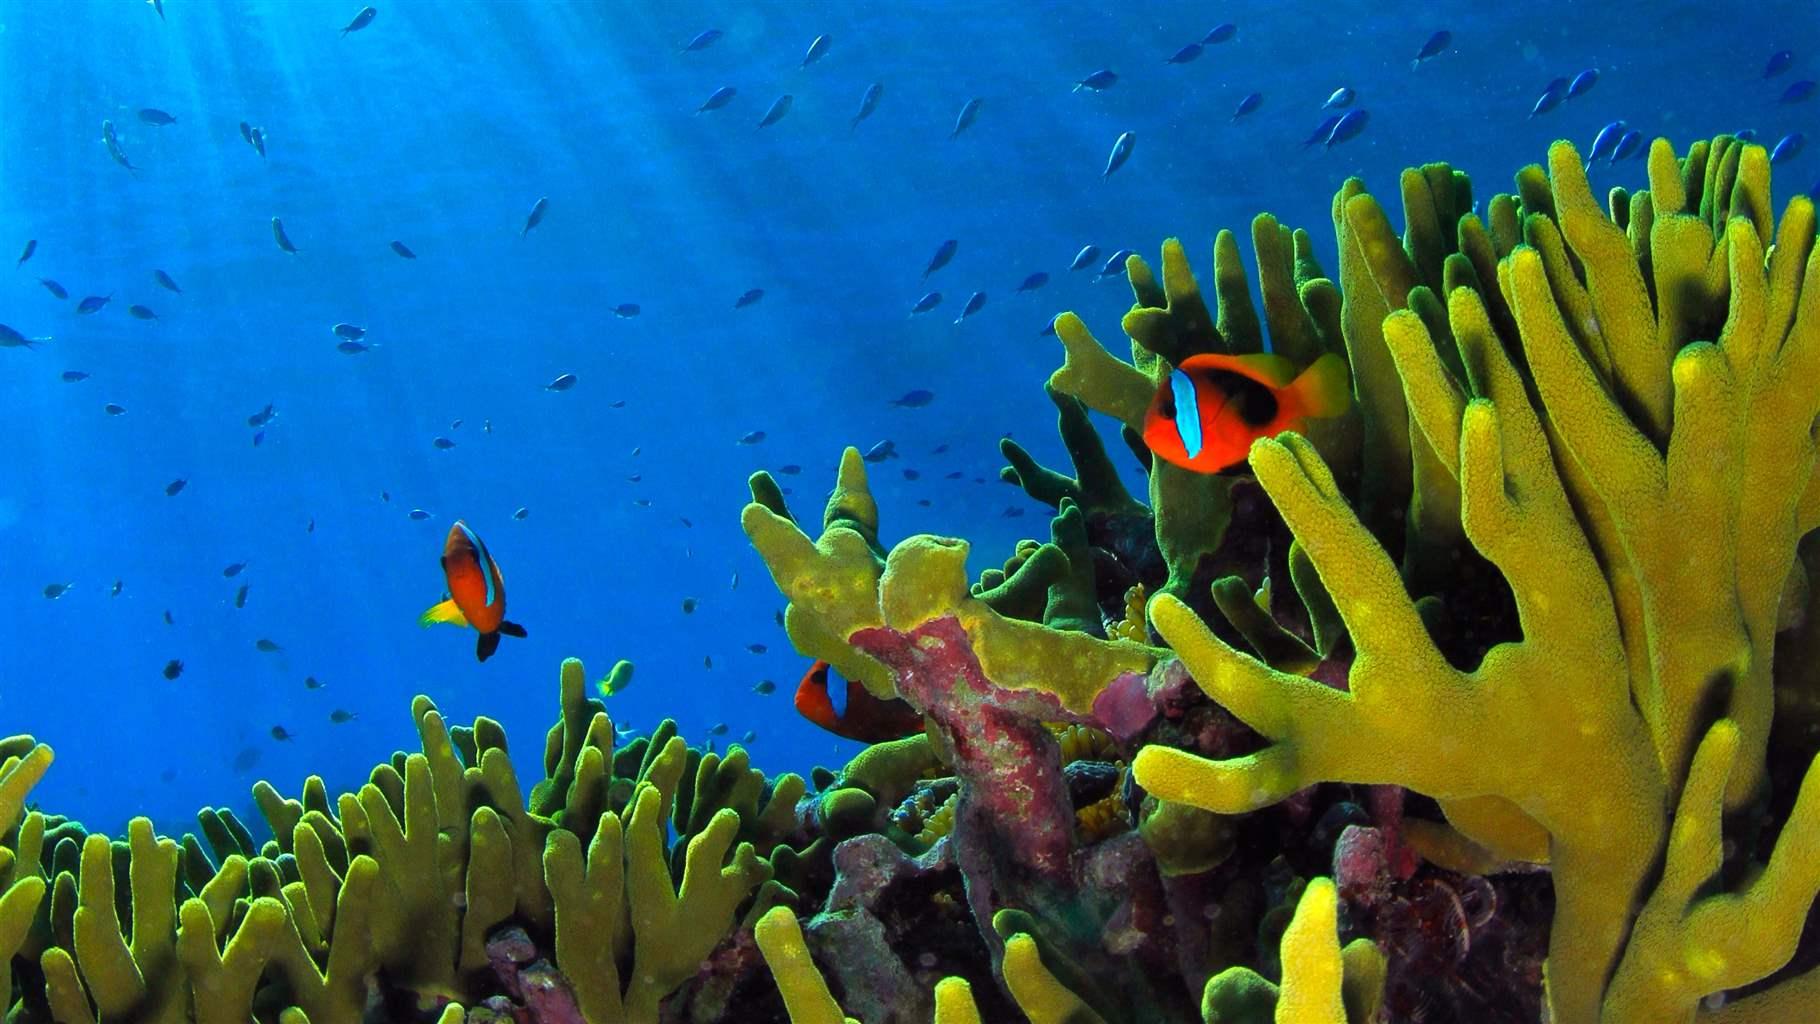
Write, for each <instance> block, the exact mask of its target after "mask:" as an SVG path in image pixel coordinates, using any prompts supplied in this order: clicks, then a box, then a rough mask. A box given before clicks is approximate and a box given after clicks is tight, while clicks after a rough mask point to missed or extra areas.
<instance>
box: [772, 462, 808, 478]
mask: <svg viewBox="0 0 1820 1024" xmlns="http://www.w3.org/2000/svg"><path fill="white" fill-rule="evenodd" d="M777 471H778V472H779V473H782V474H783V475H785V476H795V475H797V474H798V473H801V472H802V471H803V467H801V466H799V465H797V464H796V463H794V462H792V463H790V464H788V465H784V466H779V467H777Z"/></svg>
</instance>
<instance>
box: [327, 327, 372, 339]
mask: <svg viewBox="0 0 1820 1024" xmlns="http://www.w3.org/2000/svg"><path fill="white" fill-rule="evenodd" d="M329 330H330V331H333V332H334V334H335V337H337V338H346V339H347V340H349V341H359V340H360V339H362V338H364V337H366V336H367V329H366V328H365V327H356V326H355V325H353V324H336V325H335V326H333V327H331V328H329Z"/></svg>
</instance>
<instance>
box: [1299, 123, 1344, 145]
mask: <svg viewBox="0 0 1820 1024" xmlns="http://www.w3.org/2000/svg"><path fill="white" fill-rule="evenodd" d="M1342 116H1344V115H1341V114H1331V115H1329V116H1328V117H1326V118H1325V119H1323V120H1322V121H1321V123H1320V124H1319V125H1317V126H1316V127H1315V130H1314V131H1313V132H1312V133H1310V134H1309V136H1308V137H1307V138H1306V139H1303V140H1302V148H1303V149H1307V148H1308V147H1309V146H1312V145H1314V144H1315V143H1317V142H1325V141H1327V136H1329V135H1332V134H1333V126H1334V125H1336V124H1339V123H1340V118H1341V117H1342Z"/></svg>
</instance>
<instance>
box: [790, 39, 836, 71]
mask: <svg viewBox="0 0 1820 1024" xmlns="http://www.w3.org/2000/svg"><path fill="white" fill-rule="evenodd" d="M833 42H834V40H833V39H830V38H829V37H827V36H816V37H815V39H814V41H812V42H811V43H810V44H809V52H807V53H805V54H803V62H802V63H801V64H800V65H798V67H805V68H806V67H808V66H809V65H811V64H813V63H815V62H816V61H818V60H821V59H822V58H823V57H824V56H826V55H827V53H828V47H829V46H830V45H831V44H832V43H833Z"/></svg>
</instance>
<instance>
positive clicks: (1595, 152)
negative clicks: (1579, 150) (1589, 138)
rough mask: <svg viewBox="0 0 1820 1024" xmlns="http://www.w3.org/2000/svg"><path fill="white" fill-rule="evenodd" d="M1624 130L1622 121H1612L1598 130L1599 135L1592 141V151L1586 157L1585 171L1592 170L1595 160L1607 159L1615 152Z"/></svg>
mask: <svg viewBox="0 0 1820 1024" xmlns="http://www.w3.org/2000/svg"><path fill="white" fill-rule="evenodd" d="M1624 130H1625V124H1624V122H1623V121H1613V122H1611V123H1610V124H1608V125H1606V126H1605V127H1603V128H1601V129H1599V134H1598V135H1597V136H1596V137H1594V139H1593V144H1592V151H1591V152H1589V153H1588V154H1587V155H1586V169H1587V170H1589V171H1590V170H1592V165H1593V162H1594V161H1595V160H1600V159H1608V158H1610V156H1611V154H1612V153H1614V152H1616V151H1617V149H1618V140H1619V139H1621V138H1623V137H1624Z"/></svg>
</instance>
